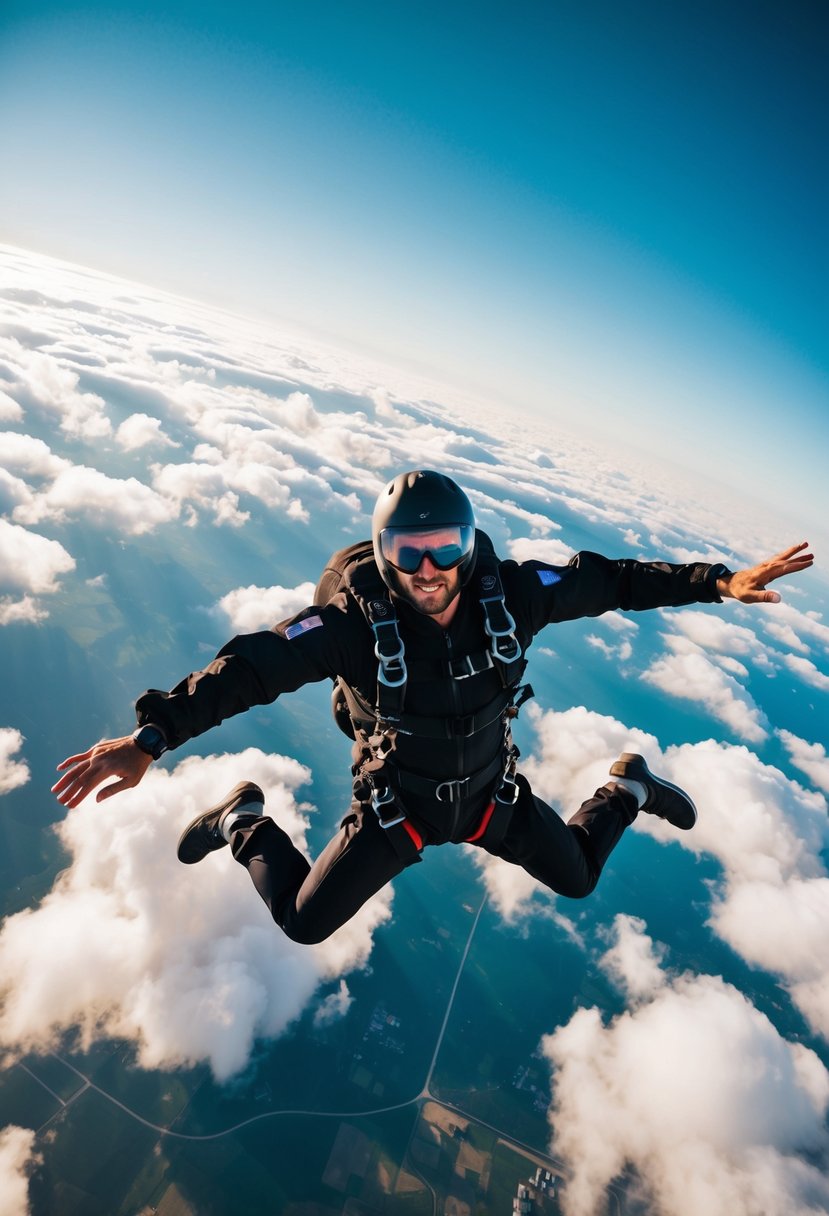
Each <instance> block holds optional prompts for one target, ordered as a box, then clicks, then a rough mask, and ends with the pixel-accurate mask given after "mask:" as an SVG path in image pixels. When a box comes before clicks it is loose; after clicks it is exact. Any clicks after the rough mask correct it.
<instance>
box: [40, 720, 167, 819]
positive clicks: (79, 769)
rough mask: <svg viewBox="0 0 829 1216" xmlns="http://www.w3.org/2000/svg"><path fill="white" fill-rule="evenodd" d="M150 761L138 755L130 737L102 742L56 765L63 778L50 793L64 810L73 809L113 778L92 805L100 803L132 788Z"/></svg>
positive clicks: (136, 747) (143, 753)
mask: <svg viewBox="0 0 829 1216" xmlns="http://www.w3.org/2000/svg"><path fill="white" fill-rule="evenodd" d="M152 762H153V758H152V756H149V755H148V754H147V753H146V752H142V750H141V748H140V747H138V745H137V744H136V742H135V740H134V739H133V737H132V735H124V736H123V737H122V738H121V739H104V740H103V741H102V742H101V743H96V744H95V746H94V747H91V748H90V749H89V751H87V752H81V753H80V754H79V755H77V756H68V757H67V758H66V760H64V761H63V763H62V764H59V765H58V772H59V773H61V772H62V773H63V776H62V777H61V778H60V780H59V781H57V782H56V783H55V784H54V785H53V786H52V793H53V794H55V795H56V797H57V800H58V802H60V803H62V804H63V805H64V806H65V807H69V808H71V807H73V806H77V805H78V803H79V802H83V800H84V798H85V797H86V796H87V794H91V793H92V791H93V790H94V789H96V788H97V787H98V786H99V785H100V784H101V782H102V781H106V780H108V778H110V777H117V778H118V780H117V781H113V782H112V783H111V784H110V785H105V786H104V788H103V789H100V790H98V794H97V796H96V799H95V801H96V802H103V800H104V799H105V798H111V797H112V795H113V794H120V793H121V791H122V790H129V789H132V788H133V786H136V785H138V782H139V781H140V780H141V778H142V777H143V776H144V774H145V773H146V771H147V769H148V768H149V767H150V765H151V764H152Z"/></svg>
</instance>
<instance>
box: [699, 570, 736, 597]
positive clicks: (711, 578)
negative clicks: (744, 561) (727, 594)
mask: <svg viewBox="0 0 829 1216" xmlns="http://www.w3.org/2000/svg"><path fill="white" fill-rule="evenodd" d="M733 573H734V571H733V570H729V569H728V566H724V565H723V564H722V562H716V563H715V564H714V565H713V566H709V567H708V572H707V574H706V576H705V581H706V583H707V584H708V586H709V587H710V589H711V591H712V592H713V593H714V595H715V596H716V597H717V599H718V600H720V602H722V597H721V596H720V593H719V591H718V590H717V579H719V578H729V577H730V576H731V575H732V574H733Z"/></svg>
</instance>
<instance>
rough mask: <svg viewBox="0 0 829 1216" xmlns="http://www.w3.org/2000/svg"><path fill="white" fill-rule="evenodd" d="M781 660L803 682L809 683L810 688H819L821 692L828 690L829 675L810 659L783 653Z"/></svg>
mask: <svg viewBox="0 0 829 1216" xmlns="http://www.w3.org/2000/svg"><path fill="white" fill-rule="evenodd" d="M783 662H784V663H785V664H786V666H787V667H788V668H789V669H790V670H791V671H793V672H794V673H795V675H798V676H800V678H801V680H802V681H803V683H804V684H811V686H812V688H819V689H820V690H821V691H822V692H827V691H829V676H827V675H826V674H825V673H824V672H822V671H821V670H820V669H819V668H818V667H816V666H815V664H814V663H813V662H812V661H811V659H804V658H801V657H800V656H799V655H796V654H784V655H783Z"/></svg>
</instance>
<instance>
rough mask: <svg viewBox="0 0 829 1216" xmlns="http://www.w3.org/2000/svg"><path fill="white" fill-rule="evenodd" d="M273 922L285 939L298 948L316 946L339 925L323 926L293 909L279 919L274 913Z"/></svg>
mask: <svg viewBox="0 0 829 1216" xmlns="http://www.w3.org/2000/svg"><path fill="white" fill-rule="evenodd" d="M274 920H275V921H276V923H277V924H278V925H279V927H280V928H281V930H282V932H283V933H284V934H285V936H286V937H289V938H290V939H291V941H292V942H296V943H297V945H299V946H318V945H319V944H320V942H324V941H325V940H326V939H327V938H329V937H330V936H331V934H332V933H335V932H336V931H337V929H339V927H340V926H339V925H325V924H320V923H319V922H315V920H314V918H313V917H310V916H303V915H302V913H301V912H297V911H296V910H295V909H291V911H289V912H287V913H285V914H284V915H282V916H281V917H280V916H278V915H277V914H276V913H274Z"/></svg>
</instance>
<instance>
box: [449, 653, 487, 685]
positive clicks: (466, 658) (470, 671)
mask: <svg viewBox="0 0 829 1216" xmlns="http://www.w3.org/2000/svg"><path fill="white" fill-rule="evenodd" d="M483 655H484V659H485V662H484V664H483V666H481V667H476V666H475V664H474V663H473V661H472V659H473V655H471V654H465V655H462V656H461V657H460V658H459V659H455V660H454V661H453V664H452V666H453V668H454V667H455V665H457V666H459V667H460V668H461V673H460V675H458V674H457V673H456V672H455V671H454V670H453V671H452V679H453V680H468V679H469V677H470V676H478V675H480V674H481V672H484V671H489V670H490V668H492V667H494V666H495V664H494V663H493V661H492V652H491V651H489V650H485V651H484V652H483Z"/></svg>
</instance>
